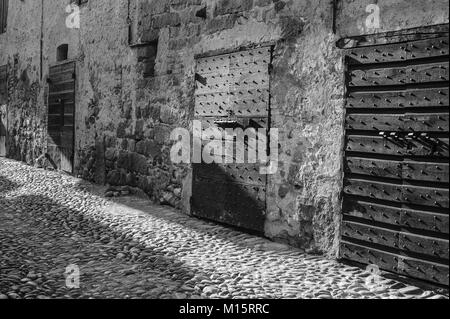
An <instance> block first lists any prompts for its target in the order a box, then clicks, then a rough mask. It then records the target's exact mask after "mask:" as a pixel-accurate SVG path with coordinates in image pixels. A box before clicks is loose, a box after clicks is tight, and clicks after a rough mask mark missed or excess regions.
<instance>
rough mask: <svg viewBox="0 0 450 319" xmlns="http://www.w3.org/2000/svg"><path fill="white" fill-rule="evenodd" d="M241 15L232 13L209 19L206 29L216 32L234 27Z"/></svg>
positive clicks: (209, 31)
mask: <svg viewBox="0 0 450 319" xmlns="http://www.w3.org/2000/svg"><path fill="white" fill-rule="evenodd" d="M238 18H239V15H237V14H230V15H226V16H221V17H216V18H214V19H211V20H209V21H208V23H207V25H206V30H207V32H208V33H216V32H219V31H222V30H226V29H231V28H233V26H234V24H235V23H236V21H237V19H238Z"/></svg>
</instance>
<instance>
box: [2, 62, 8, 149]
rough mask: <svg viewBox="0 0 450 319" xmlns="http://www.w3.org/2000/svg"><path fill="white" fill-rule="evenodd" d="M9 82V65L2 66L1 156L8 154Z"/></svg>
mask: <svg viewBox="0 0 450 319" xmlns="http://www.w3.org/2000/svg"><path fill="white" fill-rule="evenodd" d="M7 103H8V84H7V66H6V65H4V66H0V156H2V157H3V156H6V133H7V127H8V126H7V123H6V122H7V110H6V108H7Z"/></svg>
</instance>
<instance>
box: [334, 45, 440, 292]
mask: <svg viewBox="0 0 450 319" xmlns="http://www.w3.org/2000/svg"><path fill="white" fill-rule="evenodd" d="M448 54H449V53H448V37H436V38H429V39H425V40H416V41H409V42H404V43H391V44H385V45H374V46H367V47H360V48H354V49H350V50H347V52H346V68H347V70H346V86H347V94H346V95H347V103H346V105H347V108H346V111H347V114H346V124H345V126H346V146H345V159H344V165H345V180H344V205H343V224H342V231H341V234H342V244H341V257H343V258H346V259H349V260H353V261H358V262H361V263H364V264H374V265H378V266H379V267H380V268H381V269H384V270H387V271H392V272H396V273H398V274H401V275H406V276H410V277H415V278H419V279H423V280H426V281H430V282H433V283H437V284H443V285H448V277H449V272H448V259H449V246H448V243H449V223H448V220H449V215H448V207H449V197H448V196H449V194H448V185H449V184H448V182H449V166H448V156H449V149H448V147H449V145H448V143H449V140H448V129H449V109H448V107H449V89H448V84H449V82H448V79H449V60H448V57H449V55H448Z"/></svg>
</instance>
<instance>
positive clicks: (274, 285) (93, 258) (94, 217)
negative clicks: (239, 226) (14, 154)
mask: <svg viewBox="0 0 450 319" xmlns="http://www.w3.org/2000/svg"><path fill="white" fill-rule="evenodd" d="M103 193H104V189H102V188H101V187H98V186H94V185H91V184H89V183H87V182H83V181H81V180H79V179H76V178H74V177H71V176H68V175H65V174H61V173H58V172H52V171H45V170H41V169H36V168H33V167H29V166H26V165H24V164H22V163H19V162H15V161H11V160H7V159H1V158H0V299H7V298H180V299H184V298H446V296H442V295H439V294H437V293H435V292H432V291H424V290H421V289H419V288H417V287H413V286H406V285H404V284H402V283H399V282H397V281H394V280H391V279H382V280H381V281H380V282H379V283H378V284H377V285H375V286H366V285H365V282H366V278H367V276H368V274H367V273H365V272H363V271H362V270H361V269H359V268H356V267H351V266H347V265H343V264H340V263H338V262H335V261H332V260H327V259H325V258H323V257H320V256H311V255H306V254H304V253H302V252H301V251H299V250H296V249H293V248H290V247H288V246H284V245H281V244H275V243H272V242H270V241H268V240H265V239H263V238H259V237H255V236H251V235H247V234H244V233H240V232H238V231H235V230H231V229H228V228H225V227H222V226H217V225H214V224H212V223H208V222H205V221H201V220H197V219H195V218H192V217H188V216H184V215H182V214H180V213H178V212H176V211H174V210H172V209H170V208H166V207H160V206H154V205H152V204H150V203H149V202H148V201H146V200H144V199H139V198H137V197H131V196H129V197H123V198H119V199H115V201H114V202H113V201H112V200H109V199H106V198H104V197H103ZM71 264H75V265H77V266H78V267H79V268H80V273H81V277H80V288H79V289H69V288H67V287H66V279H65V271H66V267H67V266H68V265H71Z"/></svg>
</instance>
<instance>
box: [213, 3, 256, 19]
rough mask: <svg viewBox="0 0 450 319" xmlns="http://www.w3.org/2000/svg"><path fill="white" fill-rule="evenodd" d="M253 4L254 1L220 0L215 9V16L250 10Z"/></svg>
mask: <svg viewBox="0 0 450 319" xmlns="http://www.w3.org/2000/svg"><path fill="white" fill-rule="evenodd" d="M252 6H253V1H242V0H219V1H218V2H217V4H216V7H215V9H214V16H220V15H225V14H231V13H238V12H244V11H248V10H250V9H251V8H252Z"/></svg>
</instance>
